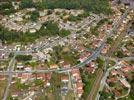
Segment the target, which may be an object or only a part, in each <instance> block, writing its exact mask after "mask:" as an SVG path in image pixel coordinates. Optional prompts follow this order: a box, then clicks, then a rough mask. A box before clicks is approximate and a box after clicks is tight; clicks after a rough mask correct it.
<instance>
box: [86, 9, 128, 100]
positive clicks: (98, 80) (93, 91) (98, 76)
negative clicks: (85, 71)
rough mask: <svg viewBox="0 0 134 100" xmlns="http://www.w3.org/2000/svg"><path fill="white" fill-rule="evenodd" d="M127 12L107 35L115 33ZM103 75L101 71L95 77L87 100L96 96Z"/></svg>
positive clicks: (126, 12)
mask: <svg viewBox="0 0 134 100" xmlns="http://www.w3.org/2000/svg"><path fill="white" fill-rule="evenodd" d="M129 11H130V9H127V10H126V11H125V13H124V14H123V15H122V16H121V17H120V19H119V20H118V21H117V22H114V26H113V28H112V29H111V32H109V35H111V34H114V32H117V30H118V27H119V26H120V25H121V23H122V22H123V20H124V18H126V16H127V15H128V13H129ZM107 36H108V35H107ZM106 39H107V38H106ZM109 53H110V55H111V54H112V53H111V49H110V52H109ZM108 55H109V54H108ZM108 57H109V56H108ZM106 74H107V72H106ZM103 75H105V74H104V72H103V70H101V71H100V74H97V77H96V79H97V82H96V81H95V86H93V87H92V89H91V91H90V94H89V96H88V99H87V100H92V99H93V97H94V95H96V92H97V91H98V88H99V84H100V82H101V80H102V77H103ZM106 76H107V75H106ZM106 76H104V79H106V78H105V77H106ZM97 94H98V93H97ZM96 98H97V100H99V97H98V95H97V97H96Z"/></svg>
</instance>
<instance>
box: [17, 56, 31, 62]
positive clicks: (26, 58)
mask: <svg viewBox="0 0 134 100" xmlns="http://www.w3.org/2000/svg"><path fill="white" fill-rule="evenodd" d="M15 59H16V60H17V61H29V60H32V56H31V55H17V56H16V57H15Z"/></svg>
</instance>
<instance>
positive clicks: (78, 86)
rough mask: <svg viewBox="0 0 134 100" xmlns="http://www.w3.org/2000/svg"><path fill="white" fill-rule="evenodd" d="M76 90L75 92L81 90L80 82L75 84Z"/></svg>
mask: <svg viewBox="0 0 134 100" xmlns="http://www.w3.org/2000/svg"><path fill="white" fill-rule="evenodd" d="M76 88H77V90H79V89H83V84H82V82H77V83H76Z"/></svg>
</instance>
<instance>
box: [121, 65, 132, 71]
mask: <svg viewBox="0 0 134 100" xmlns="http://www.w3.org/2000/svg"><path fill="white" fill-rule="evenodd" d="M121 71H123V72H129V71H131V67H130V66H124V67H121Z"/></svg>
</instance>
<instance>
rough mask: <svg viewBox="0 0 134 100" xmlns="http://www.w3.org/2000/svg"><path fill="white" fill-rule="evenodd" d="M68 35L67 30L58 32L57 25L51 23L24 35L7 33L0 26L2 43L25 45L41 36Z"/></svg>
mask: <svg viewBox="0 0 134 100" xmlns="http://www.w3.org/2000/svg"><path fill="white" fill-rule="evenodd" d="M69 34H70V31H69V30H65V29H61V30H59V28H58V25H57V23H54V22H52V21H47V22H45V23H44V24H43V25H42V27H41V28H40V30H38V31H37V32H35V33H30V32H29V31H28V32H26V33H23V32H16V31H9V30H8V29H6V28H4V27H3V26H1V25H0V40H2V42H3V43H6V44H11V43H13V42H21V43H23V44H26V43H28V42H31V43H33V42H34V41H35V40H36V39H38V38H40V37H42V36H61V37H64V36H67V35H69Z"/></svg>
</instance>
